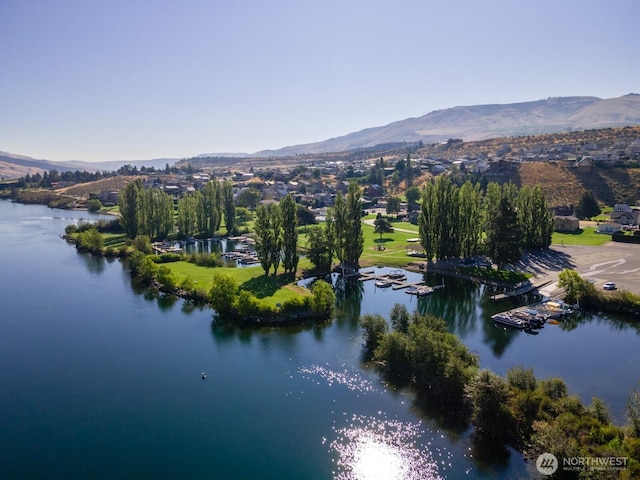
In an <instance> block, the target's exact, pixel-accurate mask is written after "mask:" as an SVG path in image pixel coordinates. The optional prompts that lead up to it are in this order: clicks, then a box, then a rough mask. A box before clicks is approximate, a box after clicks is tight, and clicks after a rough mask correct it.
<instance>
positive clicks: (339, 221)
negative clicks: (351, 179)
mask: <svg viewBox="0 0 640 480" xmlns="http://www.w3.org/2000/svg"><path fill="white" fill-rule="evenodd" d="M327 213H328V215H330V216H331V218H332V226H333V229H332V230H331V239H332V240H331V243H332V245H333V251H334V253H335V256H336V257H337V258H338V260H339V261H340V263H345V262H346V253H345V238H346V235H347V234H346V230H347V218H346V216H347V211H346V206H345V203H344V197H343V196H342V192H338V193H337V194H336V199H335V201H334V202H333V208H331V209H330V210H329V211H328V212H327Z"/></svg>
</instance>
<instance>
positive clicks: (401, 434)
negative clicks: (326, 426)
mask: <svg viewBox="0 0 640 480" xmlns="http://www.w3.org/2000/svg"><path fill="white" fill-rule="evenodd" d="M336 434H337V437H336V439H335V440H334V441H333V442H332V443H331V449H332V450H333V451H335V452H337V454H338V459H337V461H336V465H337V470H336V471H335V472H334V478H335V479H339V480H356V479H357V480H436V479H440V478H441V477H440V476H439V475H438V468H437V466H436V464H435V462H434V461H433V459H432V458H431V454H430V452H429V451H428V450H427V449H426V448H423V447H421V446H420V445H418V444H417V439H418V438H419V434H420V429H419V427H418V425H415V424H409V423H403V422H399V421H389V420H378V419H375V418H370V417H354V418H353V421H352V422H351V424H350V425H349V426H348V427H345V428H341V429H336Z"/></svg>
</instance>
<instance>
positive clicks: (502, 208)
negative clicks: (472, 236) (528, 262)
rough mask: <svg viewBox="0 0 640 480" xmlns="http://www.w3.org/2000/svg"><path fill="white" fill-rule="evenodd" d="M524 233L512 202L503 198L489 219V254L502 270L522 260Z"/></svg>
mask: <svg viewBox="0 0 640 480" xmlns="http://www.w3.org/2000/svg"><path fill="white" fill-rule="evenodd" d="M521 241H522V231H521V228H520V222H518V216H517V213H516V211H515V209H514V208H513V205H512V203H511V201H510V200H509V199H508V198H505V197H503V198H502V199H501V200H500V203H499V205H498V209H497V210H496V211H495V214H494V216H493V217H491V218H488V219H487V254H488V255H489V258H491V260H492V261H493V262H494V263H496V264H497V265H498V269H501V268H502V266H503V265H504V264H505V263H512V262H515V261H518V260H520V257H521V256H522V244H521Z"/></svg>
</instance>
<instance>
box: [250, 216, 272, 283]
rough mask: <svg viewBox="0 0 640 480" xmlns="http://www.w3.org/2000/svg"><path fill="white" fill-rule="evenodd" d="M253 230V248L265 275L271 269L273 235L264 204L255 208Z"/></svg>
mask: <svg viewBox="0 0 640 480" xmlns="http://www.w3.org/2000/svg"><path fill="white" fill-rule="evenodd" d="M253 230H254V232H255V241H256V245H255V249H256V253H257V255H258V259H259V260H260V265H262V268H263V270H264V274H265V275H269V270H270V269H271V255H270V252H271V249H272V248H273V235H272V231H271V221H270V218H269V210H268V209H267V207H266V206H265V205H260V206H259V207H258V209H257V210H256V220H255V222H254V224H253Z"/></svg>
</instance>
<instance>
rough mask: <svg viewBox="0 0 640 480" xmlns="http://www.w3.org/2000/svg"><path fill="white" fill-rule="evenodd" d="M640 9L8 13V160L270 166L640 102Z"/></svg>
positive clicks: (341, 6) (483, 4)
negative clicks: (356, 146)
mask: <svg viewBox="0 0 640 480" xmlns="http://www.w3.org/2000/svg"><path fill="white" fill-rule="evenodd" d="M639 18H640V2H639V1H637V0H599V1H594V0H535V1H533V0H531V1H529V0H482V1H478V0H446V1H428V0H394V1H391V0H385V1H382V0H323V1H315V0H181V1H175V0H109V1H104V0H64V1H56V0H0V151H5V152H10V153H14V154H20V155H27V156H30V157H34V158H39V159H47V160H53V161H64V160H84V161H106V160H144V159H154V158H188V157H192V156H195V155H199V154H205V153H231V152H246V153H253V152H256V151H259V150H264V149H277V148H281V147H285V146H290V145H297V144H304V143H311V142H317V141H322V140H326V139H329V138H333V137H337V136H341V135H346V134H348V133H352V132H355V131H359V130H362V129H364V128H369V127H377V126H382V125H387V124H389V123H391V122H394V121H398V120H403V119H406V118H410V117H419V116H422V115H425V114H427V113H429V112H431V111H433V110H439V109H445V108H450V107H455V106H460V105H482V104H492V103H514V102H524V101H532V100H540V99H543V98H547V97H558V96H573V95H587V96H595V97H600V98H614V97H619V96H621V95H626V94H628V93H640V34H638V24H637V22H638V19H639Z"/></svg>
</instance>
